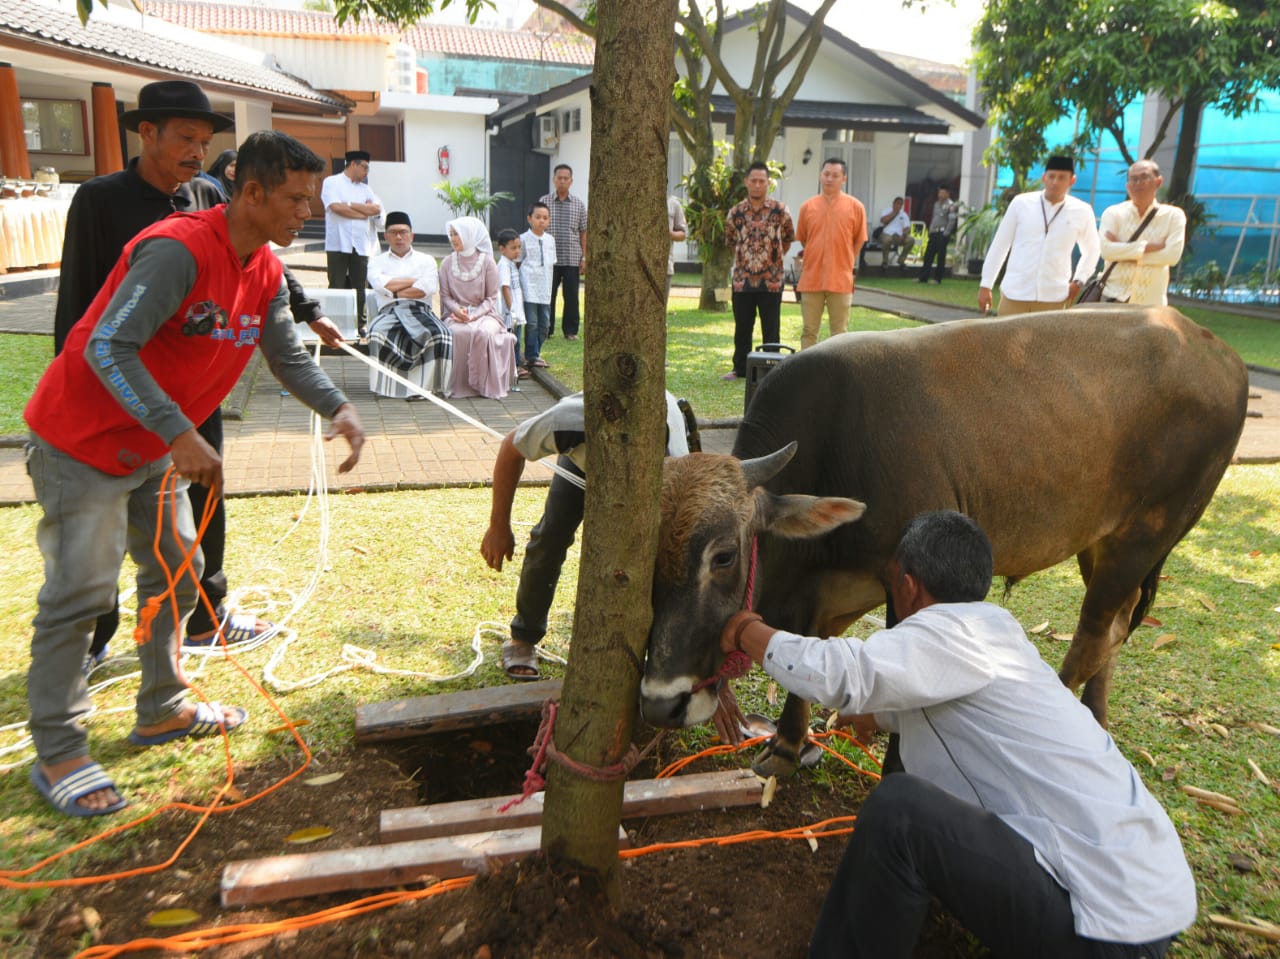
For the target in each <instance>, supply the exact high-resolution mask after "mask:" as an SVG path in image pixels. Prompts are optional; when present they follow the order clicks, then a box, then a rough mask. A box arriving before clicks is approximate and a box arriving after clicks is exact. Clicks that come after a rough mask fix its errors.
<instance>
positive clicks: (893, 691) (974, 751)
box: [764, 603, 1196, 942]
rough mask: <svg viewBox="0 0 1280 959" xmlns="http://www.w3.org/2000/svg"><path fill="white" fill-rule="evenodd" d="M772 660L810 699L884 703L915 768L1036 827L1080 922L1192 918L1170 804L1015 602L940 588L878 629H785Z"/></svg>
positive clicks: (1133, 928) (1097, 935) (777, 675)
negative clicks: (1055, 664) (1015, 611)
mask: <svg viewBox="0 0 1280 959" xmlns="http://www.w3.org/2000/svg"><path fill="white" fill-rule="evenodd" d="M764 668H765V671H766V672H767V673H768V674H769V675H770V676H771V677H773V678H774V679H776V680H777V681H778V683H779V684H780V685H782V686H783V687H784V688H785V689H787V690H788V691H790V692H793V693H795V694H796V695H798V696H801V697H802V698H804V699H809V700H816V701H818V702H821V703H823V704H825V705H827V706H831V707H834V708H836V709H838V710H840V712H841V713H846V714H847V713H869V712H873V713H875V715H876V720H877V722H878V723H879V725H880V726H881V727H882V728H885V729H890V730H893V731H896V732H898V733H900V734H901V737H902V739H901V748H902V761H903V764H904V765H905V766H906V768H907V770H908V771H909V772H911V773H912V774H914V775H917V776H921V777H923V778H925V779H927V780H929V781H930V782H932V783H933V784H934V785H936V786H938V787H939V788H941V789H945V790H946V791H947V792H949V793H951V794H952V795H953V796H956V797H957V798H959V799H962V800H964V801H966V802H970V803H973V804H974V805H976V806H979V807H981V808H983V809H987V810H989V811H991V812H993V813H995V814H996V815H997V816H999V817H1000V818H1001V819H1002V820H1003V821H1004V822H1005V823H1007V824H1008V825H1009V827H1010V828H1012V829H1014V830H1015V831H1016V832H1017V833H1018V834H1019V835H1021V836H1022V837H1023V838H1025V839H1026V840H1027V841H1028V842H1029V843H1031V845H1032V846H1033V847H1034V848H1035V851H1036V859H1037V860H1038V861H1039V862H1040V864H1041V865H1042V866H1043V867H1044V868H1045V869H1046V870H1047V871H1048V872H1049V873H1050V874H1051V875H1052V876H1053V877H1054V878H1055V880H1056V881H1057V882H1059V883H1060V884H1061V885H1062V886H1063V888H1065V889H1066V890H1067V892H1068V893H1069V894H1070V896H1071V910H1072V914H1073V916H1074V919H1075V928H1076V931H1077V932H1078V933H1079V934H1080V935H1082V936H1085V937H1088V938H1091V939H1101V940H1105V941H1111V942H1148V941H1150V940H1153V939H1160V938H1163V937H1165V936H1169V935H1172V934H1174V933H1175V932H1178V931H1180V930H1182V929H1185V928H1186V927H1187V926H1189V925H1190V924H1191V923H1192V922H1193V921H1194V920H1195V915H1196V893H1195V881H1194V879H1193V877H1192V874H1191V869H1190V867H1189V866H1188V865H1187V861H1186V856H1185V855H1184V853H1183V851H1182V844H1181V842H1180V840H1179V839H1178V834H1177V832H1176V830H1175V829H1174V827H1173V824H1172V822H1170V820H1169V817H1168V815H1167V814H1166V813H1165V811H1164V809H1163V808H1162V807H1161V806H1160V804H1159V803H1158V802H1157V801H1156V800H1155V797H1153V796H1152V795H1151V793H1150V792H1149V791H1148V790H1147V788H1146V786H1145V785H1144V784H1143V782H1142V779H1141V777H1139V775H1138V773H1137V771H1136V770H1135V769H1134V768H1133V766H1132V764H1130V763H1129V761H1128V760H1127V759H1125V757H1124V756H1123V755H1122V754H1121V752H1120V750H1119V748H1118V747H1117V746H1116V744H1115V741H1114V740H1112V738H1111V737H1110V736H1109V735H1108V734H1107V731H1106V730H1104V729H1103V728H1102V727H1101V726H1099V725H1098V723H1097V721H1096V720H1095V719H1094V718H1093V714H1092V713H1091V712H1089V710H1088V708H1087V707H1085V706H1084V704H1082V703H1081V702H1080V701H1079V700H1078V699H1076V698H1075V696H1074V695H1072V693H1071V692H1070V690H1068V689H1067V688H1066V687H1065V686H1063V685H1062V682H1061V681H1060V680H1059V679H1058V676H1057V674H1056V673H1055V672H1054V670H1053V668H1052V667H1051V666H1049V664H1048V663H1046V662H1045V661H1044V660H1043V659H1042V658H1041V657H1040V654H1039V652H1038V651H1037V650H1036V648H1035V646H1033V645H1032V644H1031V643H1030V642H1029V641H1028V640H1027V638H1026V635H1025V634H1024V633H1023V631H1022V627H1021V626H1020V625H1019V623H1018V621H1017V620H1016V619H1014V618H1013V616H1011V615H1010V614H1009V613H1008V612H1007V611H1006V610H1004V609H1001V608H1000V607H998V606H995V605H993V604H991V603H940V604H935V605H932V606H928V607H926V608H924V609H922V610H920V611H918V612H916V613H915V614H913V615H911V616H909V617H907V618H906V619H904V620H903V621H902V622H901V623H899V624H898V625H897V626H895V627H894V628H893V629H887V630H881V631H880V632H878V633H875V634H874V635H873V636H871V637H870V638H869V639H867V640H866V641H861V640H857V639H847V638H842V637H837V638H834V639H828V640H816V639H812V638H806V637H802V636H797V635H795V634H792V633H786V632H779V633H775V634H774V635H773V637H772V638H771V639H770V640H769V645H768V647H767V649H766V650H765V656H764Z"/></svg>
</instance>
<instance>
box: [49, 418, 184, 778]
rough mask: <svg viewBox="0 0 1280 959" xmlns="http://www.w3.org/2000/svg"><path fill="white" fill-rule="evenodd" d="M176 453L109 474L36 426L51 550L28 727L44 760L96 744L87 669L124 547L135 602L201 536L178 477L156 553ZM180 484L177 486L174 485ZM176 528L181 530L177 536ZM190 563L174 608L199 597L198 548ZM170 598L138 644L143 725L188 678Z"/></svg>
mask: <svg viewBox="0 0 1280 959" xmlns="http://www.w3.org/2000/svg"><path fill="white" fill-rule="evenodd" d="M169 463H170V460H169V457H168V456H166V457H165V458H164V459H161V460H157V461H156V462H154V463H148V464H147V465H145V466H143V467H141V468H139V469H137V470H135V471H134V472H132V473H129V474H128V475H127V476H112V475H110V474H108V473H103V472H101V471H99V470H96V469H94V468H93V467H92V466H88V465H86V464H84V463H82V462H80V461H79V460H77V459H75V458H74V457H71V456H68V455H67V454H66V453H64V452H62V451H61V450H58V449H56V448H54V447H53V446H50V445H49V444H48V443H46V442H45V441H44V440H43V439H41V438H40V437H38V436H36V435H34V434H32V437H31V442H30V444H29V445H28V447H27V473H28V474H29V475H30V476H31V483H32V485H33V486H34V487H35V493H36V501H37V502H39V504H40V507H41V509H43V510H44V516H43V517H42V518H41V519H40V522H39V525H38V526H37V527H36V542H37V543H38V544H39V547H40V553H41V555H42V556H43V557H44V585H43V586H42V587H41V588H40V594H39V597H38V599H37V611H36V618H35V621H34V622H33V624H32V625H33V626H34V627H35V632H34V635H33V636H32V639H31V668H30V670H29V671H28V673H27V701H28V703H29V705H30V707H31V737H32V739H33V740H34V741H35V747H36V753H37V754H38V755H39V757H40V761H41V762H43V763H46V764H47V763H56V762H61V761H63V760H67V759H76V758H79V757H81V756H87V755H88V754H89V745H88V736H87V734H86V733H85V729H84V727H83V726H82V725H81V720H82V719H83V717H84V716H85V715H86V714H87V713H88V712H89V705H90V704H89V692H88V684H87V682H86V680H85V675H84V671H83V666H84V658H85V655H86V654H87V653H88V652H89V643H90V641H91V640H92V637H93V629H94V623H95V622H96V621H97V618H98V617H99V616H101V615H102V614H103V613H104V612H106V611H107V610H109V609H110V608H111V605H112V603H114V602H115V597H116V586H117V582H118V580H119V578H120V561H121V557H122V556H124V554H125V550H126V549H127V550H128V552H129V555H130V556H131V557H133V560H134V562H135V563H137V566H138V579H137V585H138V609H139V610H142V609H143V608H144V607H145V605H146V602H147V600H148V599H150V598H151V597H153V596H160V595H162V594H163V593H164V592H165V591H166V589H167V588H168V582H167V580H166V577H165V568H164V567H165V566H167V567H168V568H169V570H171V571H172V572H173V573H176V572H177V570H178V568H179V566H181V564H182V553H183V551H185V550H190V549H191V544H192V543H194V542H195V534H196V530H195V524H194V522H193V521H192V517H191V503H190V501H189V500H188V499H187V495H186V487H187V484H186V482H185V481H183V480H179V481H178V482H177V484H176V485H177V489H176V491H173V492H171V493H170V494H168V495H167V496H166V501H165V504H164V509H163V512H162V515H161V517H160V522H161V524H162V526H161V530H160V534H161V535H160V538H159V539H160V547H159V548H160V553H161V556H162V557H163V565H162V563H161V560H160V559H158V558H157V557H156V553H155V545H154V544H155V539H156V520H157V517H156V507H157V502H158V498H159V495H160V486H161V481H162V480H163V478H164V474H165V471H166V470H167V469H168V467H169ZM175 493H176V495H174V494H175ZM175 529H176V538H175ZM192 567H193V569H192V572H191V573H188V574H187V575H186V576H183V577H182V579H181V580H180V581H179V582H178V584H177V586H176V587H175V590H174V593H175V595H176V602H177V615H178V617H179V618H185V617H186V616H187V615H189V614H190V612H191V610H192V609H193V608H194V606H195V602H196V596H197V588H196V584H197V582H198V581H199V578H200V576H201V575H202V573H203V571H204V558H203V556H202V554H201V553H200V552H199V551H198V550H197V552H196V555H195V557H194V559H193V561H192ZM179 625H180V623H175V612H174V605H173V600H172V598H167V599H166V601H165V602H163V603H161V605H160V609H159V611H158V612H157V614H156V617H155V619H154V620H153V623H152V632H151V635H150V639H149V641H148V642H145V643H144V644H143V645H141V646H138V647H137V652H138V658H139V659H140V661H141V667H142V680H141V683H140V686H139V689H138V698H137V713H138V725H140V726H150V725H154V724H156V723H161V722H163V721H164V720H166V719H168V718H169V717H171V716H172V715H173V714H174V713H176V712H177V711H178V710H179V709H180V708H181V707H182V704H183V700H184V698H185V695H186V690H187V684H186V682H185V681H184V680H183V678H182V674H181V672H180V671H179V669H178V660H177V646H178V637H179V636H180V635H181V631H180V630H179V629H178V628H177V627H178V626H179Z"/></svg>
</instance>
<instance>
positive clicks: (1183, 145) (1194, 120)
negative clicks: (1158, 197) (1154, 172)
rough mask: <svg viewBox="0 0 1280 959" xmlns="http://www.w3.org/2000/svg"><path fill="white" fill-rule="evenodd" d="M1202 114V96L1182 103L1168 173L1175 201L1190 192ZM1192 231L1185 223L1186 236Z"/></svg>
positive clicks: (1172, 196)
mask: <svg viewBox="0 0 1280 959" xmlns="http://www.w3.org/2000/svg"><path fill="white" fill-rule="evenodd" d="M1203 114H1204V98H1203V97H1201V96H1199V95H1198V94H1192V95H1191V96H1188V97H1187V100H1186V102H1185V103H1183V105H1182V116H1181V117H1180V118H1179V119H1178V145H1177V148H1176V149H1175V150H1174V154H1173V170H1171V171H1170V174H1169V188H1168V189H1169V199H1170V201H1171V202H1173V203H1177V202H1178V200H1180V199H1181V198H1182V197H1184V196H1186V195H1187V194H1188V193H1190V192H1191V168H1192V166H1193V165H1194V164H1195V159H1196V147H1197V146H1198V145H1199V143H1200V118H1201V116H1202V115H1203ZM1192 232H1194V231H1193V230H1192V228H1191V225H1190V224H1188V225H1187V237H1188V239H1190V236H1191V234H1192Z"/></svg>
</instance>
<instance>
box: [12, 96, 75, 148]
mask: <svg viewBox="0 0 1280 959" xmlns="http://www.w3.org/2000/svg"><path fill="white" fill-rule="evenodd" d="M22 132H23V135H24V136H25V137H26V141H27V151H28V152H29V153H66V154H71V155H74V156H88V154H89V149H88V146H87V143H88V139H89V130H88V126H87V125H86V120H85V109H84V101H83V100H46V99H43V98H41V97H25V98H23V100H22Z"/></svg>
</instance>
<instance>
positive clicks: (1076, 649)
mask: <svg viewBox="0 0 1280 959" xmlns="http://www.w3.org/2000/svg"><path fill="white" fill-rule="evenodd" d="M1077 558H1078V560H1079V563H1080V572H1081V575H1082V576H1083V577H1084V580H1085V582H1086V583H1087V586H1086V589H1085V594H1084V603H1083V605H1082V606H1081V608H1080V622H1079V623H1078V624H1077V626H1076V631H1075V635H1074V636H1073V637H1072V640H1071V648H1070V649H1069V650H1068V651H1067V655H1066V658H1065V659H1063V661H1062V668H1061V669H1060V670H1059V671H1058V676H1059V678H1061V680H1062V682H1063V683H1064V684H1066V686H1067V688H1069V689H1071V690H1072V691H1075V690H1076V689H1078V688H1079V687H1080V686H1081V685H1082V684H1083V685H1084V686H1085V691H1084V696H1083V697H1082V701H1083V702H1084V704H1085V705H1086V706H1088V707H1089V710H1090V711H1091V712H1092V713H1093V715H1094V717H1095V718H1096V719H1097V720H1098V723H1099V724H1100V725H1101V726H1102V727H1103V728H1104V729H1105V728H1106V726H1107V695H1108V693H1109V692H1110V689H1111V675H1112V670H1113V669H1114V668H1115V660H1116V657H1117V656H1118V655H1119V651H1120V647H1121V646H1122V645H1123V644H1124V642H1125V640H1126V639H1128V638H1129V633H1130V631H1131V630H1130V626H1131V624H1132V622H1133V616H1134V611H1135V610H1136V609H1137V607H1138V604H1139V602H1149V600H1150V597H1152V596H1154V582H1155V580H1156V579H1158V578H1159V573H1160V567H1161V565H1162V563H1163V559H1162V557H1156V558H1154V559H1147V558H1144V557H1142V556H1141V555H1139V556H1136V557H1135V556H1134V555H1132V553H1129V554H1128V555H1125V551H1124V550H1123V549H1118V548H1117V545H1116V544H1115V543H1111V544H1108V543H1105V542H1104V543H1099V544H1095V545H1094V546H1091V547H1090V548H1089V549H1088V550H1086V551H1085V552H1084V553H1081V554H1080V556H1079V557H1077ZM1148 590H1150V592H1147V591H1148ZM1144 593H1145V594H1146V595H1145V597H1144Z"/></svg>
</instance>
